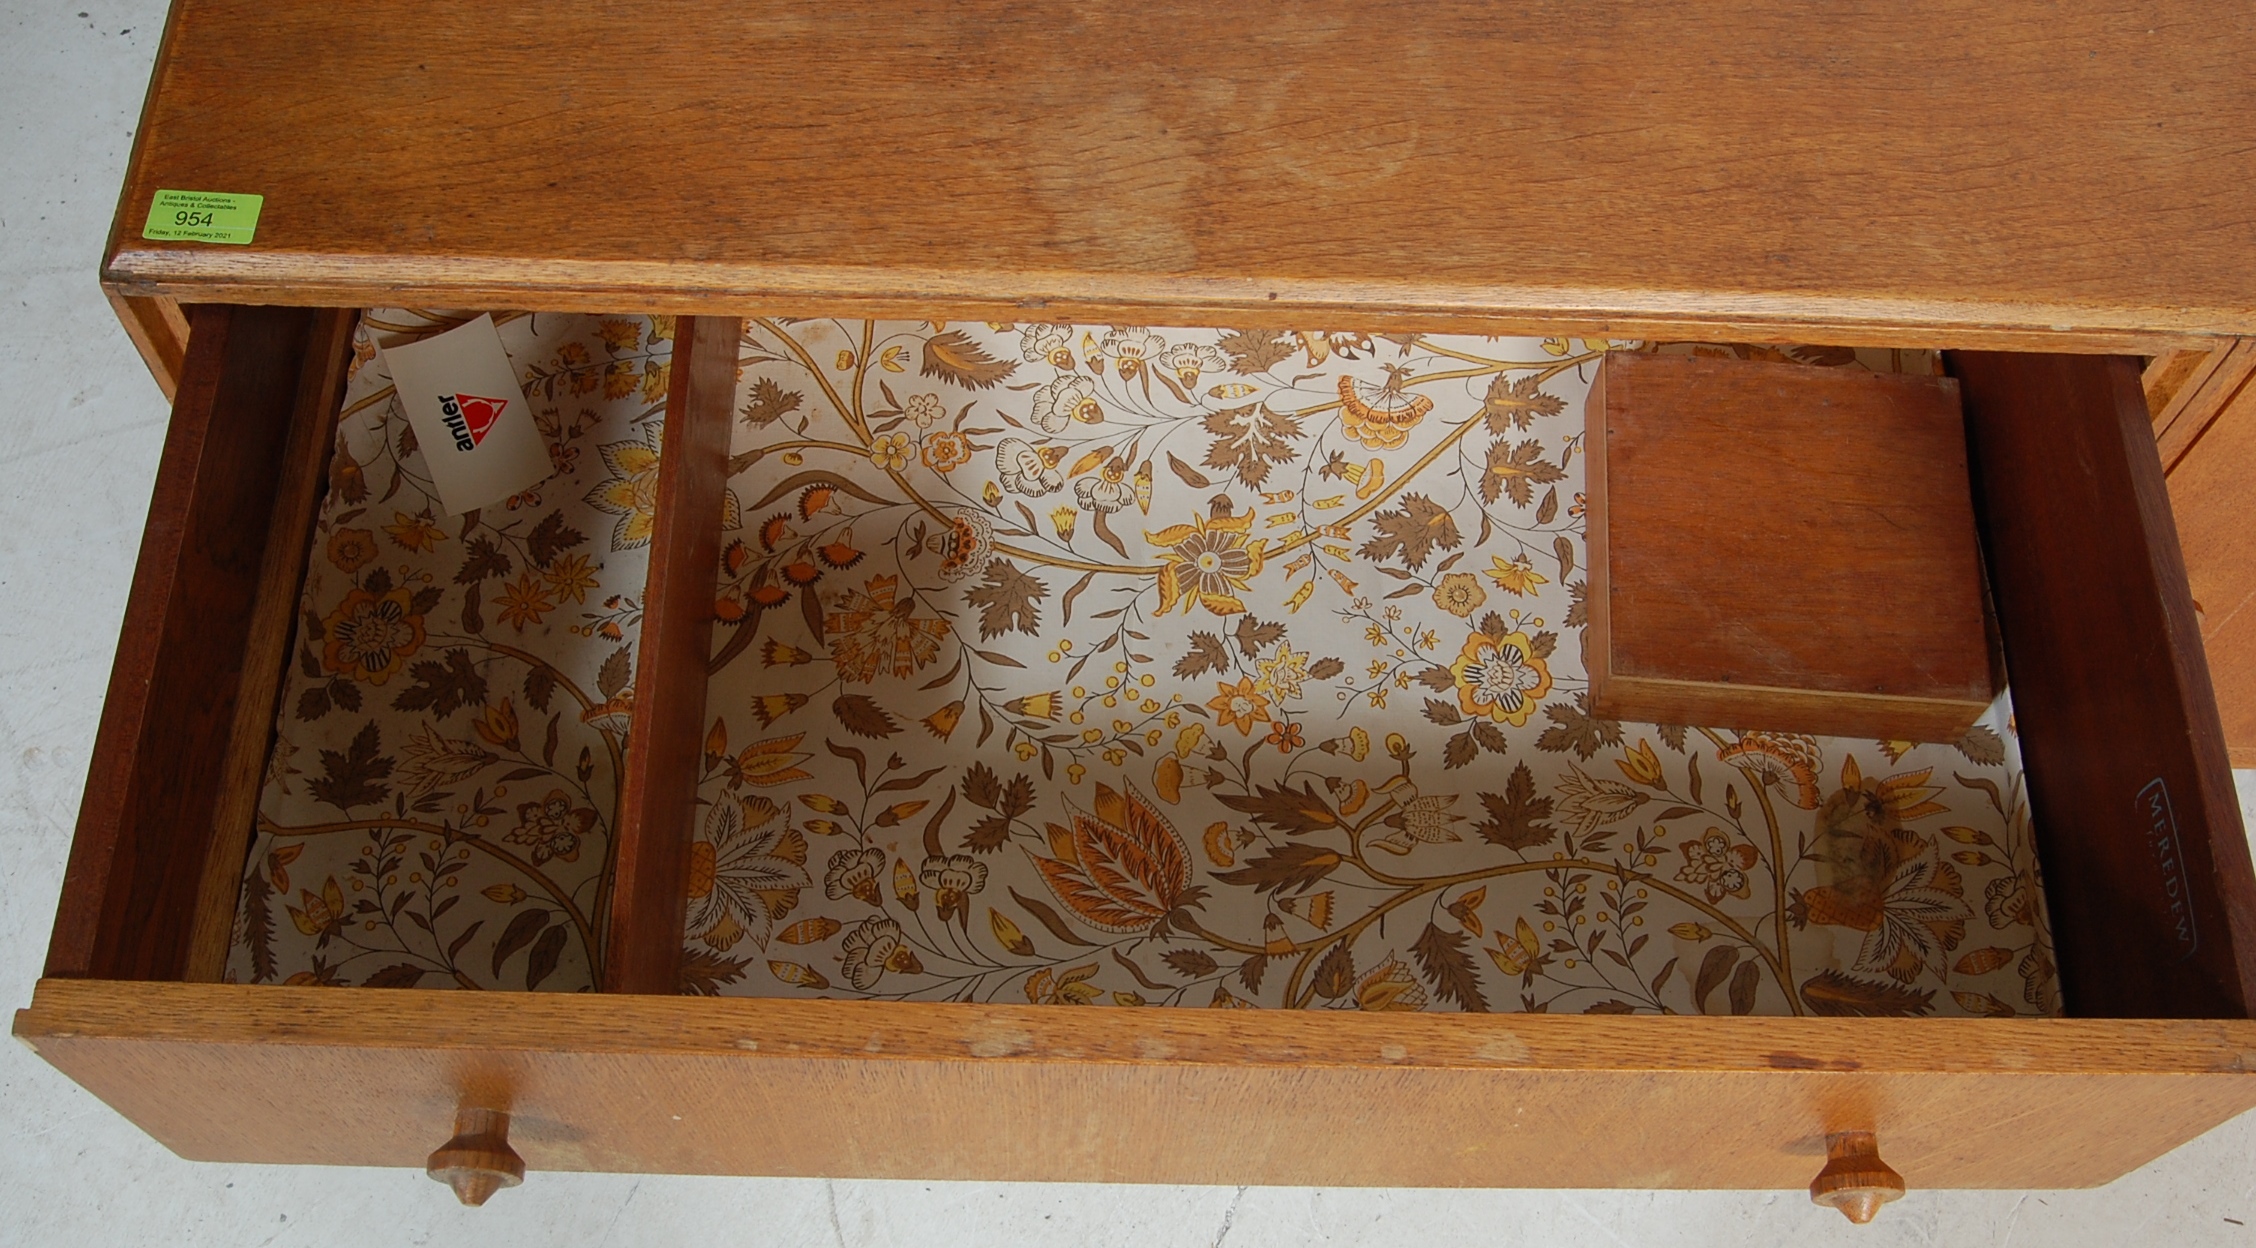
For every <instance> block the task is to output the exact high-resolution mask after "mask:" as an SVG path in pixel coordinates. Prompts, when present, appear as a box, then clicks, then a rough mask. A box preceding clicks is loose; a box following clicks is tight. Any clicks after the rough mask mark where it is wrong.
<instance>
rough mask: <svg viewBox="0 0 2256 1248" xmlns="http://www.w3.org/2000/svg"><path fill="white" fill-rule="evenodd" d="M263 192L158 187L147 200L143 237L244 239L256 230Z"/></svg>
mask: <svg viewBox="0 0 2256 1248" xmlns="http://www.w3.org/2000/svg"><path fill="white" fill-rule="evenodd" d="M265 203H266V196H264V195H230V194H228V193H226V192H225V191H158V192H157V197H156V198H155V199H154V200H151V201H150V203H149V223H148V224H147V225H144V226H142V227H141V237H143V238H185V239H192V240H194V241H196V242H199V243H247V242H250V241H251V236H252V235H253V234H256V233H257V232H258V219H259V208H260V207H261V206H263V205H264V204H265Z"/></svg>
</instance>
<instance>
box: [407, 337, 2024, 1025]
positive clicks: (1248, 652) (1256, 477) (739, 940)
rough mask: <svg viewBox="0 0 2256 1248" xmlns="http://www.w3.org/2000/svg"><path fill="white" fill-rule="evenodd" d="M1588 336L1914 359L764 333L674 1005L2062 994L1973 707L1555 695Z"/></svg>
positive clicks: (741, 447) (1631, 1000) (741, 446)
mask: <svg viewBox="0 0 2256 1248" xmlns="http://www.w3.org/2000/svg"><path fill="white" fill-rule="evenodd" d="M1623 349H1638V350H1656V349H1657V350H1668V351H1678V352H1691V353H1718V354H1735V355H1739V356H1743V357H1748V358H1777V359H1787V358H1791V359H1797V360H1800V361H1802V362H1806V363H1820V364H1830V365H1836V366H1841V367H1865V368H1878V369H1893V370H1898V371H1903V370H1922V371H1924V370H1930V369H1932V368H1933V367H1934V360H1933V357H1932V356H1928V355H1924V354H1919V353H1909V352H1891V351H1877V352H1874V351H1864V352H1852V351H1845V350H1838V349H1805V348H1750V347H1708V346H1692V345H1675V346H1668V347H1658V348H1655V347H1639V346H1636V345H1635V344H1625V343H1612V342H1599V341H1587V340H1580V339H1575V340H1569V339H1518V340H1514V339H1485V338H1473V337H1440V336H1418V335H1399V336H1384V335H1379V336H1374V335H1365V334H1355V333H1328V332H1324V333H1320V332H1305V333H1281V332H1270V331H1262V330H1235V331H1233V330H1179V329H1156V328H1146V327H1129V326H1110V327H1103V326H1077V325H1056V324H1034V325H989V324H965V323H933V322H842V321H832V320H807V321H794V322H781V321H755V322H752V323H750V324H749V325H748V327H747V330H746V336H745V339H744V342H743V344H742V349H741V363H742V365H743V373H742V381H741V388H740V391H739V396H738V397H739V400H740V402H739V412H740V415H741V417H742V419H741V421H740V422H739V428H738V431H737V435H736V445H735V447H734V457H733V465H732V471H733V472H734V474H735V475H734V479H733V482H732V493H733V495H734V496H735V497H737V498H740V499H742V500H743V502H744V507H743V509H742V513H741V518H740V519H738V520H736V521H734V522H733V523H732V524H731V526H730V529H729V531H728V533H727V534H726V539H725V547H726V549H725V553H724V555H723V558H722V563H721V566H720V568H719V569H718V570H717V572H718V580H717V585H716V594H715V614H716V619H717V620H718V622H719V624H718V628H717V631H716V637H715V654H714V671H715V675H714V677H713V680H712V684H711V687H710V695H709V699H708V705H709V707H710V709H711V713H712V715H713V717H714V719H713V723H712V726H711V730H710V733H709V734H708V737H707V741H706V749H705V764H704V767H705V779H704V781H703V783H702V785H701V786H700V790H699V798H700V801H701V802H702V803H703V804H704V806H705V814H704V815H703V816H702V820H701V831H700V833H699V838H698V840H697V842H696V845H695V848H694V853H693V858H692V878H691V881H690V916H689V922H688V927H687V930H686V932H685V938H686V948H685V956H684V962H683V968H684V969H683V985H684V988H685V990H687V991H694V992H703V993H749V994H786V995H803V996H852V997H873V998H890V999H919V1000H979V1001H1032V1002H1041V1003H1060V1004H1092V1003H1112V1004H1117V1005H1126V1006H1135V1005H1192V1006H1218V1007H1248V1006H1285V1007H1301V1008H1326V1009H1366V1010H1417V1009H1463V1010H1532V1011H1576V1012H1632V1011H1635V1012H1657V1011H1673V1012H1677V1013H1701V1012H1705V1013H1742V1014H1744V1013H1756V1012H1760V1013H1779V1014H1785V1013H1815V1014H1937V1013H1971V1014H1981V1015H2008V1014H2045V1013H2053V1012H2057V1010H2058V1008H2059V1002H2058V999H2057V990H2056V988H2055V984H2054V975H2053V969H2052V961H2051V953H2050V940H2049V935H2048V933H2047V931H2046V927H2045V917H2044V912H2043V900H2042V898H2043V894H2042V890H2041V886H2040V885H2039V883H2038V873H2037V863H2036V859H2035V853H2034V849H2033V845H2032V837H2031V834H2030V829H2029V820H2028V813H2027V804H2026V801H2025V799H2024V797H2023V795H2022V789H2021V784H2020V779H2019V773H2018V767H2017V760H2016V758H2015V749H2014V742H2013V739H2012V736H2011V734H2010V732H2009V731H2007V730H2006V729H2005V725H2007V724H2008V723H2009V722H2010V720H2009V715H2008V708H2007V707H2006V706H2005V705H2004V704H2003V703H2002V702H2001V704H2000V706H1999V707H1997V708H1995V709H1993V711H1992V713H1991V714H1990V715H1989V716H1988V717H1986V718H1985V720H1984V721H1983V724H1982V725H1981V726H1979V727H1977V728H1976V729H1974V730H1973V731H1972V732H1970V733H1968V734H1967V735H1966V736H1965V737H1964V738H1963V739H1962V740H1959V741H1956V742H1947V743H1939V744H1913V743H1908V742H1875V741H1851V740H1826V739H1818V738H1811V737H1806V736H1798V735H1791V734H1783V733H1775V732H1759V731H1748V732H1727V731H1719V730H1714V729H1707V728H1700V727H1697V726H1676V725H1654V724H1622V723H1616V722H1613V721H1609V720H1605V719H1601V718H1598V717H1597V716H1595V715H1593V714H1592V713H1591V712H1590V709H1589V704H1588V681H1587V678H1586V675H1585V669H1584V666H1583V662H1582V658H1581V651H1582V647H1581V633H1582V629H1583V625H1584V603H1583V598H1584V594H1585V588H1586V580H1585V576H1586V569H1585V566H1584V564H1585V553H1584V552H1585V546H1584V542H1583V510H1584V508H1583V499H1582V494H1581V492H1580V491H1581V488H1582V462H1581V449H1582V404H1583V401H1584V396H1585V394H1586V392H1587V389H1588V386H1589V382H1590V377H1591V371H1592V368H1593V366H1594V365H1595V364H1596V362H1597V361H1598V360H1599V358H1600V357H1601V356H1602V354H1603V353H1604V352H1606V351H1609V350H1623ZM1744 453H1745V454H1748V455H1760V454H1763V453H1765V448H1763V447H1761V446H1757V445H1749V446H1748V447H1746V448H1745V451H1744ZM616 470H617V466H616V465H614V471H616ZM1779 557H1780V558H1781V559H1787V558H1791V557H1792V555H1791V552H1786V551H1782V552H1780V554H1779ZM386 592H389V591H388V590H387V591H386ZM406 605H407V606H410V607H412V606H413V605H414V604H413V603H412V602H410V603H407V604H406ZM371 635H372V637H373V636H375V633H374V630H373V629H372V630H371ZM390 635H392V634H389V633H387V634H385V636H390ZM400 635H402V636H404V635H406V634H404V633H403V634H400ZM381 642H382V638H381V637H378V638H377V639H376V640H375V641H372V642H371V646H372V647H374V646H377V645H380V644H381ZM371 653H372V655H373V658H374V663H375V665H376V668H378V669H380V668H381V666H382V663H383V662H384V661H385V656H384V652H383V651H382V650H380V649H372V650H371ZM536 787H537V786H536ZM541 792H546V789H545V788H542V789H541ZM536 796H537V795H528V797H527V799H525V800H534V798H535V797H536ZM544 810H545V808H544ZM543 826H544V827H545V826H547V825H545V824H544V825H543Z"/></svg>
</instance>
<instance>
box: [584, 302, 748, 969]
mask: <svg viewBox="0 0 2256 1248" xmlns="http://www.w3.org/2000/svg"><path fill="white" fill-rule="evenodd" d="M743 328H744V327H743V323H742V322H741V321H737V320H735V319H733V318H727V317H683V318H682V319H681V320H679V321H678V322H676V324H675V329H674V354H673V364H672V376H671V385H670V388H669V389H668V391H667V397H666V436H665V447H664V451H663V453H662V455H661V456H660V460H659V465H658V498H657V504H656V509H655V516H654V521H653V527H652V531H651V537H650V541H651V547H650V574H649V582H648V584H647V586H646V587H645V589H644V592H643V616H642V639H641V653H640V654H639V655H637V656H636V664H635V684H634V688H635V705H634V717H633V722H632V725H631V727H630V729H629V732H628V736H627V769H626V780H625V782H624V784H623V785H622V790H621V795H620V801H619V805H620V816H619V825H618V830H617V840H616V843H615V844H614V846H613V847H612V854H613V870H612V875H611V896H610V898H609V899H608V900H607V902H606V903H604V904H605V905H606V907H607V914H606V931H605V935H604V962H603V978H602V986H603V990H604V991H606V992H637V993H642V992H658V993H671V992H677V991H679V990H680V989H679V982H680V969H681V951H682V921H683V911H684V906H685V904H686V901H685V898H686V888H687V885H688V881H689V874H688V871H689V845H690V834H691V830H692V827H693V825H694V823H695V820H696V816H697V775H698V765H699V761H700V759H701V757H702V742H703V740H704V733H705V686H706V680H707V676H706V663H707V661H708V660H709V659H710V658H711V656H712V652H713V591H714V584H715V578H716V577H717V576H718V575H719V568H720V551H721V503H722V496H723V495H724V493H725V492H726V491H727V489H728V448H729V431H730V429H731V428H732V426H733V425H734V423H735V415H736V348H737V340H738V338H740V337H741V336H742V334H743Z"/></svg>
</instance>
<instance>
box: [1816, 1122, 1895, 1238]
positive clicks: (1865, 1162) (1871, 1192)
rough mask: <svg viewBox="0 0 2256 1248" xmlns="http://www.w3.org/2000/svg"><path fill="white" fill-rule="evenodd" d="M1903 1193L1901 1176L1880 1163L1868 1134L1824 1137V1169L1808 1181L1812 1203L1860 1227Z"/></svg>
mask: <svg viewBox="0 0 2256 1248" xmlns="http://www.w3.org/2000/svg"><path fill="white" fill-rule="evenodd" d="M1903 1194H1904V1181H1903V1176H1902V1175H1900V1174H1897V1173H1896V1172H1895V1171H1894V1170H1893V1169H1891V1168H1889V1166H1888V1163H1887V1162H1884V1161H1882V1160H1880V1142H1879V1140H1877V1139H1875V1138H1874V1137H1873V1134H1872V1133H1871V1132H1870V1131H1837V1132H1835V1133H1833V1134H1832V1135H1828V1136H1826V1137H1825V1168H1824V1169H1823V1170H1820V1171H1818V1172H1817V1177H1816V1178H1814V1179H1812V1180H1810V1199H1811V1200H1813V1201H1816V1202H1817V1203H1818V1204H1821V1205H1826V1206H1829V1207H1831V1208H1834V1209H1838V1210H1840V1211H1841V1214H1842V1216H1844V1217H1846V1218H1847V1219H1848V1220H1849V1221H1851V1222H1855V1223H1857V1224H1859V1225H1862V1224H1863V1223H1866V1222H1870V1221H1871V1220H1872V1218H1873V1215H1874V1214H1877V1213H1879V1212H1880V1206H1882V1205H1884V1204H1887V1203H1888V1202H1889V1201H1891V1200H1895V1199H1898V1198H1899V1197H1901V1196H1902V1195H1903Z"/></svg>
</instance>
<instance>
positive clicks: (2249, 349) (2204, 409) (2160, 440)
mask: <svg viewBox="0 0 2256 1248" xmlns="http://www.w3.org/2000/svg"><path fill="white" fill-rule="evenodd" d="M2251 376H2256V339H2246V338H2244V339H2241V340H2240V341H2237V342H2233V343H2230V344H2227V345H2225V346H2222V347H2219V348H2218V349H2217V350H2215V351H2211V352H2209V353H2208V354H2207V355H2206V356H2204V357H2203V358H2202V360H2201V362H2200V363H2199V364H2198V365H2197V366H2196V367H2195V368H2194V369H2192V370H2191V374H2190V375H2189V376H2188V377H2187V378H2186V379H2185V381H2184V383H2183V384H2182V385H2180V386H2179V387H2178V388H2177V389H2176V391H2175V392H2174V393H2172V394H2171V396H2170V398H2169V400H2168V401H2167V402H2165V403H2164V404H2162V406H2161V407H2160V409H2159V410H2152V409H2153V408H2154V399H2155V397H2156V394H2155V391H2154V388H2152V387H2150V388H2149V389H2148V393H2147V405H2148V407H2149V409H2150V410H2152V415H2153V418H2154V441H2155V444H2156V446H2157V447H2159V448H2160V451H2161V455H2162V469H2163V471H2164V472H2175V471H2176V470H2177V466H2178V463H2179V462H2180V461H2181V460H2183V459H2184V458H2185V456H2186V455H2187V454H2188V453H2190V452H2191V451H2192V450H2193V448H2194V447H2195V446H2196V445H2197V444H2199V443H2200V441H2201V439H2202V437H2203V436H2204V435H2206V434H2207V433H2208V432H2209V429H2210V427H2211V426H2212V425H2213V424H2215V423H2216V421H2217V420H2218V418H2219V417H2221V416H2223V415H2224V413H2225V412H2226V411H2227V410H2228V409H2230V408H2232V407H2234V406H2236V405H2238V404H2240V403H2242V402H2249V403H2251V404H2256V393H2252V392H2251V391H2250V390H2249V389H2248V381H2249V378H2250V377H2251Z"/></svg>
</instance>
